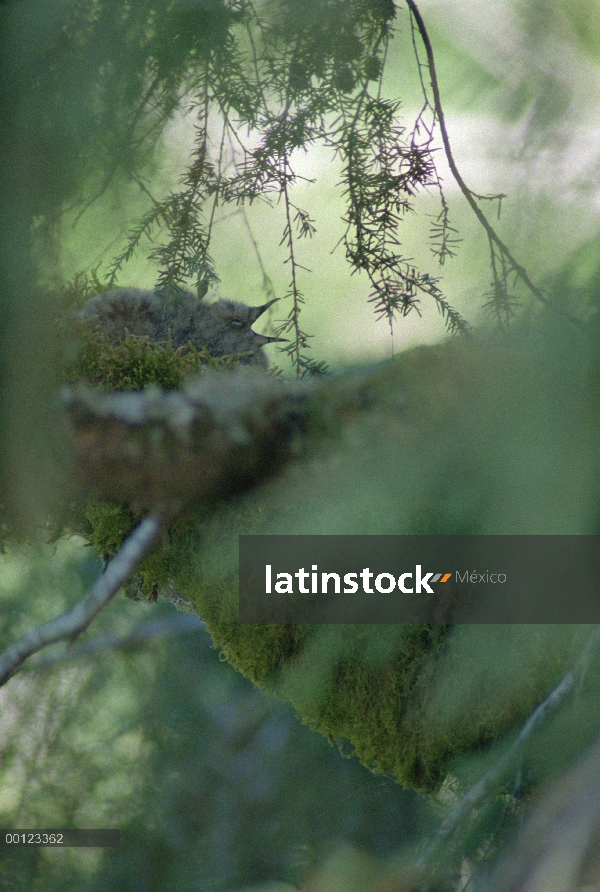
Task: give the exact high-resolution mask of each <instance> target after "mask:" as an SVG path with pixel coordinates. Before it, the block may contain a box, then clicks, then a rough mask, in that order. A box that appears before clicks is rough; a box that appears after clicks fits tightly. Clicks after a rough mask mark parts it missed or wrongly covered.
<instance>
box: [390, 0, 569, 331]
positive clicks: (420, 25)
mask: <svg viewBox="0 0 600 892" xmlns="http://www.w3.org/2000/svg"><path fill="white" fill-rule="evenodd" d="M406 4H407V6H408V8H409V9H410V12H411V15H412V16H413V18H414V20H415V22H416V24H417V29H418V31H419V34H420V35H421V40H422V41H423V46H424V47H425V53H426V54H427V67H428V68H429V75H430V78H431V89H432V91H433V104H434V108H435V114H436V117H437V119H438V121H439V124H440V132H441V134H442V142H443V144H444V152H445V154H446V159H447V161H448V166H449V167H450V170H451V172H452V176H453V177H454V179H455V180H456V182H457V184H458V187H459V189H460V191H461V192H462V194H463V195H464V196H465V198H466V199H467V201H468V203H469V205H470V206H471V210H472V211H473V213H474V214H475V216H476V217H477V219H478V220H479V222H480V223H481V225H482V226H483V228H484V229H485V231H486V233H487V235H488V238H489V239H490V240H491V241H492V242H494V243H495V244H496V245H497V246H498V248H499V249H500V251H501V253H502V254H503V255H504V256H505V257H506V259H507V260H508V262H509V263H510V265H511V267H512V268H513V270H514V271H515V273H516V274H517V275H518V277H519V278H520V279H521V281H522V282H523V283H524V285H526V287H527V288H528V289H529V290H530V291H531V293H532V294H533V295H535V297H537V299H538V300H539V301H541V303H543V304H544V305H545V306H547V307H550V308H551V309H553V310H554V311H556V312H560V313H561V315H563V316H565V317H566V318H567V319H569V321H570V322H573V323H574V324H575V325H581V323H580V322H579V320H577V319H574V318H573V317H572V316H570V315H569V314H568V313H565V312H564V311H563V310H561V309H560V308H559V307H557V306H556V304H555V303H554V302H552V301H551V300H550V299H549V298H548V297H547V296H546V295H545V294H544V292H543V291H542V290H541V289H540V288H538V287H537V285H534V283H533V282H532V281H531V279H530V278H529V275H528V274H527V270H526V269H525V267H524V266H522V265H521V264H520V263H518V262H517V260H516V259H515V258H514V257H513V255H512V254H511V252H510V251H509V249H508V248H507V246H506V245H505V244H504V242H503V241H502V239H501V238H500V236H499V235H498V233H497V232H496V230H495V229H494V227H493V226H492V225H491V223H490V222H489V221H488V219H487V217H486V216H485V214H484V213H483V211H482V210H481V208H480V207H479V205H478V204H477V201H476V198H481V197H482V196H479V195H477V193H475V192H473V191H472V190H471V189H469V187H468V186H467V184H466V183H465V181H464V180H463V178H462V176H461V174H460V171H459V169H458V167H457V166H456V162H455V160H454V156H453V154H452V148H451V146H450V139H449V137H448V130H447V128H446V119H445V117H444V110H443V107H442V100H441V97H440V88H439V84H438V79H437V74H436V70H435V59H434V56H433V48H432V46H431V41H430V39H429V34H428V33H427V28H426V27H425V22H424V21H423V18H422V16H421V13H420V12H419V8H418V7H417V4H416V3H415V2H414V0H406ZM495 197H496V196H494V198H495Z"/></svg>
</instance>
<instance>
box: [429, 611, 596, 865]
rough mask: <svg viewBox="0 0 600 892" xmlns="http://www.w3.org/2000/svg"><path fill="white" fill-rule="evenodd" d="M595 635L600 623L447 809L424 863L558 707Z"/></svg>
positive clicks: (587, 659)
mask: <svg viewBox="0 0 600 892" xmlns="http://www.w3.org/2000/svg"><path fill="white" fill-rule="evenodd" d="M599 639H600V626H596V627H595V629H594V630H593V632H591V633H590V635H589V637H588V640H587V642H586V645H585V648H584V650H583V652H582V654H581V656H580V657H579V659H578V660H577V662H576V663H575V665H574V666H573V667H572V668H571V669H570V670H569V671H568V672H567V673H566V674H565V675H563V677H562V678H561V680H560V681H559V682H558V684H557V685H556V686H555V687H554V688H553V689H552V690H551V691H550V693H549V694H548V695H547V696H546V697H545V698H544V699H543V700H542V702H541V703H538V705H537V706H536V708H535V709H534V710H533V712H532V713H531V714H530V716H529V718H528V719H527V721H526V722H525V724H524V725H523V727H522V728H521V730H520V731H519V734H518V736H517V738H516V740H515V741H514V743H513V744H512V746H511V747H510V748H509V749H508V750H507V752H505V753H504V755H503V756H501V758H500V759H498V760H497V761H496V762H495V763H494V764H493V765H492V767H491V768H490V769H489V771H486V773H485V774H484V775H483V776H482V777H481V778H480V779H479V780H478V781H477V783H476V784H474V785H473V786H472V787H471V789H470V790H469V791H468V792H467V793H466V794H465V795H464V796H463V797H462V799H461V800H460V802H459V803H458V805H457V806H456V807H455V808H454V809H453V810H452V811H451V812H450V814H449V815H448V817H447V818H446V820H445V821H444V823H443V824H442V826H441V827H440V828H439V830H438V831H437V833H436V835H435V837H434V838H433V840H432V841H431V843H430V844H429V846H427V848H426V849H425V852H424V854H423V857H422V863H423V865H424V867H426V868H427V867H435V862H436V860H437V858H436V855H437V853H438V852H439V851H440V850H441V849H442V848H443V846H444V843H445V842H446V841H447V840H448V838H449V837H450V836H451V835H452V834H453V833H454V832H455V831H456V830H457V828H458V827H460V825H461V824H462V823H463V822H464V821H465V820H466V818H467V817H468V815H469V814H470V813H471V812H472V811H473V809H475V808H476V807H477V806H478V805H479V804H480V803H481V802H482V801H483V800H484V799H485V797H486V796H487V794H488V793H489V792H490V790H492V789H494V788H495V787H497V786H498V784H499V783H500V782H501V780H502V779H503V777H504V776H505V775H506V773H507V772H508V770H509V769H510V768H511V766H512V764H513V762H514V760H515V757H516V755H517V754H518V753H519V751H520V750H521V749H522V747H523V745H524V744H525V743H526V741H527V740H528V739H529V738H530V737H531V736H532V734H533V732H534V731H535V729H536V728H537V727H538V725H539V724H540V723H541V722H542V721H544V719H546V717H547V716H548V715H549V714H550V713H552V712H554V711H555V710H556V709H557V708H558V706H559V705H560V704H561V703H562V702H563V701H564V700H565V699H566V697H567V696H568V695H569V694H570V693H571V692H572V691H573V689H574V688H575V687H576V685H577V684H578V683H579V682H580V681H581V680H582V679H583V676H584V675H585V673H586V672H587V669H588V666H589V662H590V658H591V653H592V651H593V649H594V648H595V647H596V645H597V644H598V640H599Z"/></svg>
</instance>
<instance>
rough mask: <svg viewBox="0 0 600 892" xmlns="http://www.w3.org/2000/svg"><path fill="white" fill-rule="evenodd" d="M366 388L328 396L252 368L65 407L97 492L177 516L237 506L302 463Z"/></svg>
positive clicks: (82, 468)
mask: <svg viewBox="0 0 600 892" xmlns="http://www.w3.org/2000/svg"><path fill="white" fill-rule="evenodd" d="M363 377H364V376H363ZM357 378H358V376H354V377H353V383H352V387H350V388H349V387H348V386H347V385H346V384H345V383H344V384H342V383H339V382H330V381H329V382H328V383H327V386H325V385H319V384H318V383H317V382H310V381H309V382H302V381H285V382H283V381H281V380H279V379H276V378H273V377H272V376H271V375H269V374H267V373H265V372H263V371H261V370H255V369H251V368H244V369H241V370H239V371H232V372H229V373H227V374H219V373H216V372H215V373H210V372H205V373H203V374H202V375H201V376H199V377H198V378H196V379H191V380H189V381H188V382H186V384H185V385H184V387H183V389H182V390H177V391H170V392H164V391H162V390H161V389H160V388H159V387H158V386H154V385H151V386H149V387H147V388H145V389H144V390H142V391H130V392H120V393H119V392H117V393H107V392H104V391H99V390H98V389H94V388H92V387H87V386H85V385H79V386H77V387H65V388H64V390H63V400H64V402H65V404H66V406H67V409H68V413H69V421H70V426H71V436H72V440H73V442H74V444H75V448H76V450H77V452H78V457H79V472H80V476H81V478H82V479H83V480H84V482H85V483H86V484H87V485H89V486H92V487H93V488H94V490H95V491H96V492H97V493H99V494H100V496H101V497H102V498H107V499H115V500H117V501H127V502H128V503H129V504H131V505H134V506H143V507H151V508H158V509H159V510H161V511H167V512H173V511H174V512H177V511H178V510H180V509H181V507H182V506H183V505H186V504H189V503H192V502H193V503H196V504H198V503H200V504H212V503H214V502H215V501H216V500H219V499H223V498H227V497H228V496H230V495H232V494H234V493H235V492H239V491H242V490H244V489H246V488H248V486H251V485H252V484H253V483H255V482H257V481H258V480H259V479H262V478H263V477H265V476H268V475H271V474H273V473H275V472H276V471H277V470H278V469H279V468H280V467H281V466H282V465H283V464H284V463H285V462H286V461H288V460H290V459H292V458H294V457H297V456H298V455H299V454H300V453H301V452H302V450H303V449H304V444H305V442H306V441H307V440H308V439H309V438H310V432H311V431H312V433H313V434H314V433H315V431H317V430H322V429H323V427H324V425H326V426H328V427H333V428H335V418H336V417H339V416H340V413H343V411H344V409H346V411H347V409H348V400H350V402H356V400H357V399H358V400H360V399H361V394H360V386H359V385H358V386H357V383H358V382H357ZM332 420H333V421H334V423H333V425H332V424H331V422H332Z"/></svg>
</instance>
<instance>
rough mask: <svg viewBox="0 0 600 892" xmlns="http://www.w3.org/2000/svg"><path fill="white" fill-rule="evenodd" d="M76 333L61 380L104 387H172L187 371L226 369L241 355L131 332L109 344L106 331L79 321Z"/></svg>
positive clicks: (176, 385)
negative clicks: (164, 341)
mask: <svg viewBox="0 0 600 892" xmlns="http://www.w3.org/2000/svg"><path fill="white" fill-rule="evenodd" d="M79 335H80V337H79V343H78V345H77V346H78V348H79V349H77V350H76V355H75V357H74V358H73V359H71V360H70V361H68V362H67V363H66V364H65V367H64V380H65V381H66V382H68V383H73V382H75V381H80V380H84V381H88V382H89V383H90V384H94V385H96V386H98V387H103V388H105V389H106V390H141V389H142V388H143V387H145V386H146V385H147V384H160V385H161V387H163V388H164V389H165V390H174V389H175V388H176V387H180V386H181V383H182V382H183V380H184V378H185V377H186V376H187V375H190V374H193V373H194V372H199V371H201V369H202V368H204V367H209V368H218V369H227V368H231V367H232V366H233V365H235V364H236V363H237V362H238V361H239V359H240V355H233V356H227V357H220V358H214V357H212V356H211V355H210V353H208V351H207V350H206V349H202V350H200V351H198V350H196V349H195V348H194V347H193V346H191V345H190V346H189V347H177V348H174V347H173V346H172V345H171V344H166V345H162V344H157V343H155V342H154V341H150V340H149V339H148V338H147V337H137V336H134V335H128V336H127V338H126V339H125V340H124V341H120V342H119V343H117V344H111V342H110V341H109V339H108V337H107V336H106V334H105V333H103V332H101V331H94V332H90V331H89V330H88V329H87V328H85V327H84V326H82V325H81V326H80V332H79Z"/></svg>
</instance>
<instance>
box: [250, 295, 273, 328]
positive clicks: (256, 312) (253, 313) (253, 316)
mask: <svg viewBox="0 0 600 892" xmlns="http://www.w3.org/2000/svg"><path fill="white" fill-rule="evenodd" d="M278 300H279V298H278V297H274V298H273V300H270V301H268V302H267V303H266V304H263V305H262V307H249V310H250V324H251V325H252V323H253V322H256V320H257V319H258V317H259V316H262V314H263V313H264V312H265V310H268V309H269V307H272V306H273V304H276V303H277V301H278Z"/></svg>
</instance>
